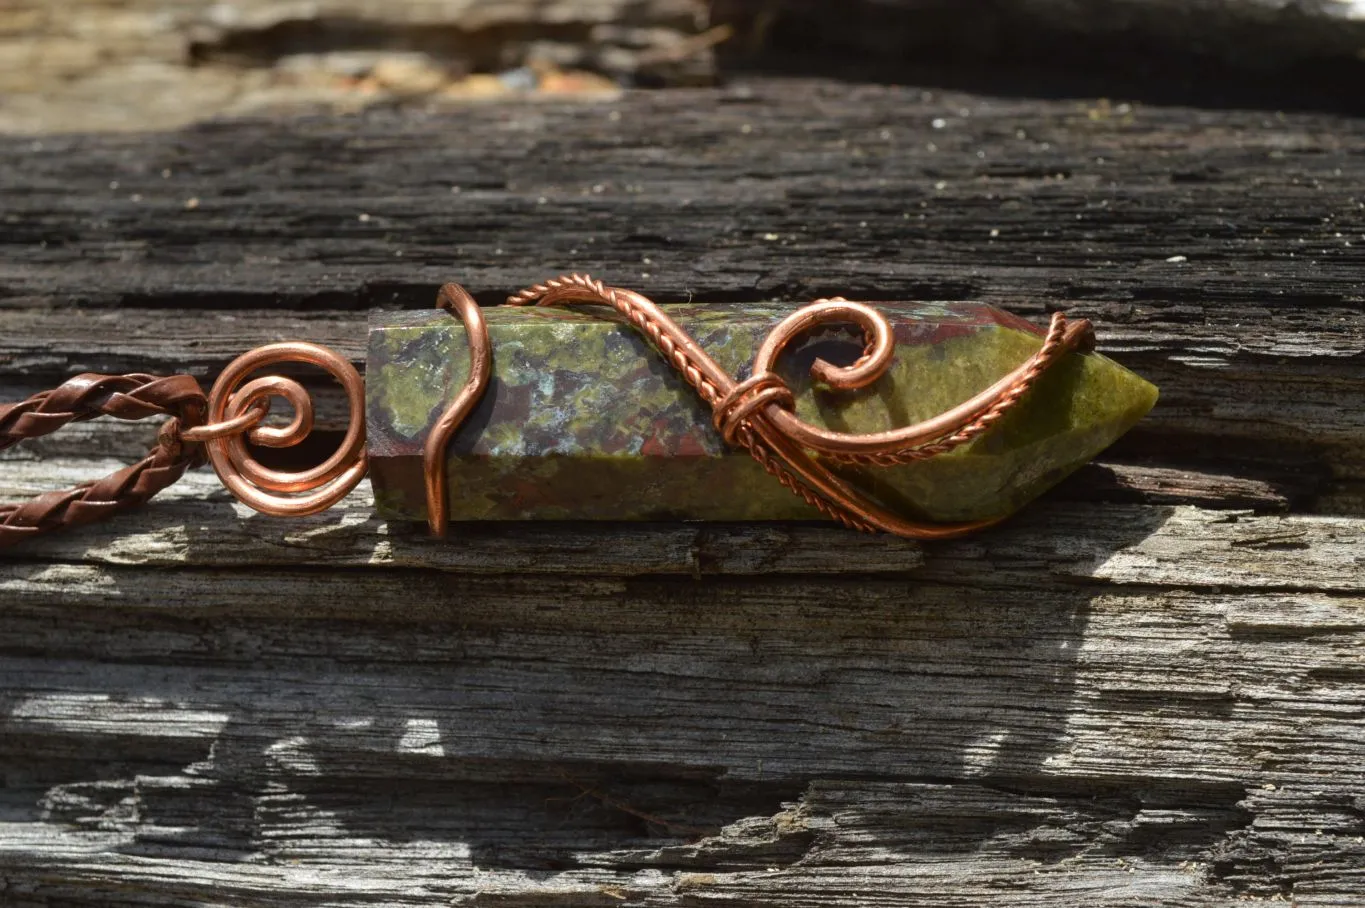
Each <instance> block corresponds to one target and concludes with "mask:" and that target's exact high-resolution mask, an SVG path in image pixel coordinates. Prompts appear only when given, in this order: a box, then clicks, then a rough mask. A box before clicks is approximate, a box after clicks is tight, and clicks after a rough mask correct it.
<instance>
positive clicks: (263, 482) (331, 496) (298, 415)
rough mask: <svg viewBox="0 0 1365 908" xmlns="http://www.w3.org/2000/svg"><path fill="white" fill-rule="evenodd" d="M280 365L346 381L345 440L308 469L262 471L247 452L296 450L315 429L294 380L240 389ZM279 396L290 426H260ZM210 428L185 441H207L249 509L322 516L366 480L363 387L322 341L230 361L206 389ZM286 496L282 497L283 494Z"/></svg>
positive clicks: (187, 434) (274, 347) (272, 379)
mask: <svg viewBox="0 0 1365 908" xmlns="http://www.w3.org/2000/svg"><path fill="white" fill-rule="evenodd" d="M280 363H306V364H309V365H313V366H318V367H320V368H322V369H324V370H326V371H327V372H328V373H329V374H330V375H331V376H332V377H333V378H335V379H336V380H337V381H339V382H340V383H341V386H342V388H343V389H344V390H345V392H346V398H347V403H348V404H349V406H350V419H349V422H348V424H347V427H346V437H345V438H344V439H343V440H342V442H341V445H340V446H339V447H338V448H337V450H336V451H335V452H334V453H333V454H332V456H331V457H329V458H327V460H325V461H323V462H322V463H320V464H318V465H317V466H315V467H313V468H312V469H308V470H301V471H298V472H283V471H279V470H272V469H270V468H269V467H266V466H263V465H262V464H261V463H260V462H258V461H257V460H256V459H255V458H254V457H252V456H251V454H250V452H249V451H248V450H247V447H246V439H247V438H250V439H251V441H253V442H255V443H256V444H259V445H264V446H266V447H274V448H285V447H289V446H291V445H296V444H298V443H299V442H301V441H303V439H304V438H306V437H307V436H308V433H309V432H311V431H312V428H313V403H312V399H311V398H310V397H309V396H308V392H307V390H305V389H304V387H303V386H302V385H300V384H299V383H298V382H296V381H294V380H293V379H291V378H286V377H284V376H280V375H268V376H265V377H263V378H257V379H254V380H252V381H249V382H247V383H246V384H244V385H242V386H241V387H238V384H239V383H240V382H242V381H243V380H244V379H245V378H247V377H248V376H249V375H251V373H253V372H255V371H257V370H258V369H262V368H265V367H267V366H275V365H279V364H280ZM271 397H281V398H283V399H285V400H286V401H288V402H289V404H290V405H291V406H292V407H293V409H294V418H293V419H292V420H291V421H290V423H289V425H287V426H282V427H268V426H261V425H257V424H258V423H259V422H260V421H261V419H262V418H263V417H264V416H265V412H266V409H267V406H268V398H271ZM207 423H208V424H207V425H205V426H201V427H199V428H196V429H188V430H186V431H184V432H183V433H182V437H183V438H184V439H185V440H186V441H189V442H203V444H204V447H205V449H206V450H207V451H208V457H209V462H210V463H211V464H213V469H214V472H216V473H217V474H218V478H219V479H221V480H222V482H223V485H225V486H227V488H228V490H229V491H230V492H232V494H233V495H235V496H237V498H238V499H239V500H240V501H242V502H243V503H245V504H247V505H248V506H250V507H252V508H255V509H256V510H258V511H260V512H262V513H265V514H273V515H275V516H281V517H301V516H305V515H308V514H316V513H318V512H320V511H325V510H326V509H327V508H330V507H331V506H332V505H334V504H336V503H337V502H338V501H340V500H341V499H342V498H344V497H345V496H346V495H347V494H348V493H349V492H350V491H351V490H352V489H354V488H355V487H356V484H357V483H359V482H360V480H361V478H363V477H364V475H365V470H366V468H367V463H366V457H365V383H364V380H363V379H362V378H361V377H360V373H359V372H357V371H356V369H355V367H354V366H352V365H351V363H350V361H348V360H347V359H346V358H345V357H343V356H341V355H339V354H337V353H336V352H334V351H332V350H329V349H328V348H326V347H322V346H319V345H318V344H309V343H303V342H300V341H291V342H287V343H279V344H266V345H265V346H263V347H257V348H256V349H254V350H251V351H249V352H247V353H244V354H242V355H241V356H239V357H237V359H235V360H233V361H232V362H231V363H230V364H229V365H228V367H227V368H226V369H224V370H223V373H222V374H221V375H220V376H218V380H217V381H216V382H214V383H213V390H211V391H210V392H209V405H208V418H207ZM282 493H283V494H282Z"/></svg>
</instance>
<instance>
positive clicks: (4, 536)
mask: <svg viewBox="0 0 1365 908" xmlns="http://www.w3.org/2000/svg"><path fill="white" fill-rule="evenodd" d="M206 403H207V401H206V400H205V397H204V391H203V389H202V388H200V387H199V383H198V382H197V381H195V380H194V379H193V378H192V377H191V376H188V375H172V376H169V377H165V378H158V377H157V376H154V375H144V374H142V373H134V374H131V375H96V374H94V373H86V374H83V375H77V376H75V377H74V378H71V379H69V380H68V381H66V382H65V383H63V384H62V385H61V386H60V387H58V388H54V389H52V390H50V391H42V392H40V393H38V394H35V395H33V396H32V397H30V398H29V399H27V400H22V401H19V402H17V403H13V404H5V405H0V450H3V449H5V448H8V447H10V446H11V445H14V444H17V443H18V442H20V441H22V440H23V439H26V438H37V437H39V436H43V435H48V434H51V433H52V432H55V431H57V430H58V429H60V428H61V427H62V426H65V425H67V424H68V423H72V422H79V421H82V420H87V419H93V418H95V417H97V416H113V417H116V418H118V419H128V420H137V419H143V418H145V417H147V416H155V415H162V416H169V417H170V419H169V420H167V422H166V423H165V425H163V426H162V428H161V431H160V433H158V435H157V440H156V444H155V445H154V446H153V447H152V449H151V451H149V452H148V454H147V456H146V457H144V458H143V459H142V460H140V461H139V462H137V463H135V464H132V465H131V466H127V467H124V468H123V469H120V470H117V471H115V472H114V473H111V474H110V475H108V476H106V477H104V478H103V479H98V480H95V481H93V482H89V483H83V484H82V485H79V486H76V487H75V488H72V489H63V490H60V491H52V492H45V493H43V494H41V495H38V496H36V497H35V498H31V499H29V500H28V501H24V502H21V503H19V504H7V505H0V548H4V547H6V546H10V545H14V544H15V543H18V542H22V541H23V540H25V539H30V538H32V537H33V536H36V535H38V534H39V533H47V532H52V531H54V530H59V529H62V528H65V527H72V526H80V525H82V524H86V523H92V522H94V521H96V520H102V519H104V518H105V517H109V516H111V515H113V514H117V513H119V512H122V511H126V510H129V509H130V508H134V507H137V506H139V505H141V504H143V503H144V502H146V501H147V500H148V499H150V498H151V497H152V496H153V495H155V494H156V493H157V492H159V491H161V490H162V489H164V488H166V487H167V486H169V485H170V484H171V483H173V482H175V481H176V480H177V479H179V478H180V477H181V476H182V475H184V473H185V471H186V470H187V469H189V468H190V467H191V466H193V465H195V464H196V463H199V462H201V461H202V459H203V449H202V448H201V447H200V446H199V445H198V444H194V443H186V442H185V441H183V440H182V430H183V429H184V428H185V427H187V426H196V425H198V424H200V423H201V422H202V421H203V419H204V410H205V406H206Z"/></svg>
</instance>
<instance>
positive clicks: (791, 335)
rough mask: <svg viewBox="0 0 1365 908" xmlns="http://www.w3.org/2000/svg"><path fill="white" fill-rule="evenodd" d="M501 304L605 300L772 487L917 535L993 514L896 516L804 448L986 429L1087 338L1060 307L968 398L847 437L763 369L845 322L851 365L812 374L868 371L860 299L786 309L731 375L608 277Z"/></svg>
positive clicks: (887, 346)
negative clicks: (745, 365) (1015, 360)
mask: <svg viewBox="0 0 1365 908" xmlns="http://www.w3.org/2000/svg"><path fill="white" fill-rule="evenodd" d="M507 302H508V304H509V305H513V306H524V305H530V304H536V305H540V306H555V305H565V304H571V303H597V304H601V305H607V306H611V307H612V308H613V309H615V310H616V311H617V312H618V313H620V314H621V315H622V316H623V317H624V318H626V319H627V320H628V321H629V322H630V323H631V324H632V325H634V326H635V327H636V328H637V329H639V330H640V331H641V332H642V333H643V334H644V335H645V337H646V338H647V339H648V340H649V342H650V343H651V344H652V345H653V346H654V347H655V348H656V349H658V351H659V352H660V353H662V354H663V356H664V358H665V359H667V360H668V362H669V363H670V364H671V365H672V366H673V367H674V368H675V369H677V370H678V372H679V373H680V374H681V375H682V376H683V378H684V379H685V380H686V381H687V383H688V384H690V385H691V386H692V387H693V388H695V389H696V391H697V393H698V394H699V395H700V396H701V398H702V400H704V401H705V402H706V403H707V404H709V405H710V406H711V408H712V410H713V411H714V419H715V425H716V428H717V429H718V430H719V431H720V432H721V434H722V436H723V437H724V438H725V440H726V441H727V442H729V443H731V444H734V445H737V446H739V447H742V448H744V449H746V450H747V451H748V452H749V453H750V454H751V455H752V456H753V457H754V459H755V460H757V461H758V463H759V464H760V465H762V467H763V468H764V470H766V471H767V472H768V473H770V474H771V475H772V476H774V477H775V478H776V479H777V480H778V481H779V482H780V483H782V485H783V486H785V487H786V488H788V489H790V490H791V491H792V492H794V493H795V494H797V495H799V496H800V497H801V498H803V499H804V500H805V501H806V502H807V503H809V504H810V505H811V506H813V507H814V508H816V509H817V510H819V511H820V512H821V513H823V514H825V515H827V516H829V517H831V518H833V519H834V520H837V521H839V522H840V523H842V524H844V525H845V526H849V527H853V528H855V529H859V530H865V531H876V530H883V531H886V532H889V533H895V534H897V535H900V536H906V537H911V538H916V539H944V538H951V537H955V536H961V535H964V534H966V533H970V532H973V531H975V530H978V529H981V528H983V527H986V526H989V525H991V524H992V523H995V522H997V521H996V520H980V521H973V522H968V523H955V524H933V523H923V522H916V521H911V520H906V519H905V518H903V517H900V516H898V515H896V514H894V513H892V512H890V511H888V510H887V509H886V508H884V507H882V506H881V505H879V504H878V503H876V502H874V501H872V500H871V499H869V498H868V497H867V496H865V495H863V494H861V493H860V492H858V491H857V490H855V489H853V488H852V487H850V486H849V485H848V484H847V483H845V482H844V481H843V480H841V479H839V478H838V477H837V476H835V475H834V474H833V473H832V472H831V471H830V470H829V469H828V468H827V467H825V466H824V465H823V464H821V463H820V462H819V461H818V460H816V459H815V458H814V457H813V456H812V454H817V455H822V456H824V457H828V458H830V459H832V460H836V461H844V462H852V463H860V464H868V465H877V466H892V465H895V464H901V463H908V462H911V461H915V460H922V459H925V458H928V457H934V456H937V455H939V454H943V453H946V452H947V451H950V450H952V449H953V448H956V447H958V446H960V445H964V444H966V443H967V442H969V441H971V440H972V439H974V438H976V437H977V436H979V435H980V434H982V433H983V432H985V431H986V430H987V429H989V428H990V427H991V426H992V425H994V424H995V423H996V422H998V421H999V419H1000V418H1001V417H1002V416H1004V414H1005V413H1007V412H1008V411H1009V410H1010V409H1012V408H1013V407H1014V406H1015V405H1016V404H1017V403H1018V402H1019V400H1020V399H1021V398H1022V397H1023V396H1024V394H1025V393H1027V391H1028V390H1029V389H1030V388H1031V387H1032V386H1033V385H1034V383H1035V382H1036V381H1037V380H1038V378H1039V377H1040V376H1041V375H1042V374H1043V373H1044V372H1045V371H1046V370H1047V369H1048V368H1049V367H1050V366H1052V365H1053V364H1054V363H1056V362H1057V361H1058V360H1059V359H1060V358H1061V357H1062V356H1063V355H1064V354H1066V353H1067V352H1069V351H1071V350H1075V349H1079V348H1082V347H1084V346H1086V345H1088V344H1090V343H1091V341H1092V334H1091V329H1090V325H1089V323H1088V322H1086V321H1084V320H1081V321H1077V322H1074V323H1068V322H1067V319H1066V317H1065V316H1064V315H1062V314H1061V313H1060V312H1058V313H1054V314H1053V316H1052V323H1051V325H1050V326H1049V328H1048V332H1047V336H1046V338H1045V339H1044V341H1043V345H1042V347H1041V348H1039V350H1038V351H1037V352H1036V353H1035V354H1034V355H1033V356H1031V357H1030V358H1029V359H1028V360H1027V361H1025V362H1024V363H1023V364H1021V365H1020V366H1019V367H1018V368H1016V369H1015V370H1014V371H1012V372H1010V373H1009V374H1008V375H1006V376H1004V377H1003V378H1001V379H1000V380H999V381H997V382H996V383H995V384H993V385H991V386H990V387H989V388H987V389H986V390H984V391H982V392H981V393H979V394H977V395H976V396H975V397H973V398H971V399H970V400H968V401H966V402H964V403H962V404H960V405H958V406H957V407H954V408H953V409H951V410H949V411H947V412H945V413H942V414H940V415H938V416H936V417H934V418H933V419H929V420H925V421H924V422H921V423H916V424H915V425H912V426H906V427H904V428H900V429H894V430H891V431H887V432H877V433H869V434H865V435H858V434H851V433H845V432H832V431H829V430H828V429H824V428H821V427H819V426H814V425H811V424H810V423H808V422H805V421H804V420H802V419H800V418H799V417H797V416H796V414H795V412H794V409H795V406H794V404H795V400H794V397H793V394H792V392H791V389H790V388H789V387H787V385H786V382H785V381H784V380H783V379H782V378H781V377H780V376H779V375H777V374H776V373H775V372H774V371H773V367H774V365H775V364H776V362H777V360H778V358H779V357H780V356H781V354H782V353H783V351H785V350H786V349H787V347H788V346H789V345H790V344H791V343H792V342H793V341H795V340H797V339H798V338H800V337H801V336H802V335H805V334H807V333H809V332H810V331H812V330H814V329H816V328H820V327H825V326H830V325H836V324H837V325H853V326H855V327H857V328H858V329H860V330H861V331H862V333H863V336H864V337H865V338H866V341H867V344H866V347H865V349H864V352H863V355H862V356H861V357H859V359H858V360H857V362H855V363H853V364H852V365H850V366H835V365H833V364H831V363H828V362H825V361H824V360H816V362H815V364H814V365H813V366H812V367H811V374H812V375H813V377H814V378H816V379H817V380H819V381H821V382H824V383H825V384H827V385H828V386H829V387H831V388H833V389H835V390H853V389H857V388H865V387H867V386H868V385H870V384H872V383H873V382H875V381H877V379H879V378H881V377H882V375H883V374H885V372H886V369H887V368H888V366H890V364H891V361H892V358H893V354H894V339H893V337H892V333H891V325H890V323H889V322H887V320H886V318H885V317H884V316H883V315H882V314H881V313H879V312H877V311H876V310H875V309H873V308H872V307H870V306H866V305H864V304H862V303H854V302H849V301H848V300H845V299H842V298H834V299H822V300H816V301H815V302H814V303H812V304H810V305H808V306H806V307H804V308H802V309H799V310H797V311H796V312H794V313H792V314H791V315H790V316H788V317H787V318H786V319H784V320H783V321H782V322H780V323H779V324H778V325H777V326H776V327H775V328H774V329H773V330H772V332H771V333H770V334H769V335H768V336H767V338H766V339H765V340H764V342H763V344H762V345H761V346H760V347H759V350H758V353H757V354H756V356H755V357H754V363H753V369H752V376H751V377H750V378H749V379H747V380H745V381H743V382H739V381H736V380H735V379H734V377H732V376H731V375H730V374H729V373H728V372H726V371H725V370H724V369H723V368H721V367H720V366H719V365H718V364H717V363H716V362H715V361H714V360H713V359H711V357H710V356H708V355H707V354H706V352H705V351H704V350H702V349H701V348H700V347H699V346H698V345H697V342H696V341H695V340H694V339H693V338H692V337H691V336H690V335H688V334H687V332H686V331H684V330H683V329H682V328H681V327H680V326H679V325H678V324H677V323H676V322H674V321H673V320H672V319H670V318H669V317H668V316H667V315H666V314H665V313H664V312H663V311H662V310H661V309H660V308H659V307H658V306H657V305H655V303H654V302H652V301H651V300H649V299H648V298H646V297H644V296H642V295H641V294H639V293H636V292H635V291H633V290H625V289H622V288H619V287H608V286H606V285H604V284H603V283H602V282H601V281H598V280H594V279H593V278H590V277H588V276H587V275H581V274H571V275H566V276H563V277H558V278H555V279H553V280H550V281H546V282H545V283H543V284H537V285H535V286H533V287H528V288H526V289H525V290H523V291H521V292H520V293H518V294H516V295H514V296H511V297H509V298H508V300H507ZM473 343H474V340H473V335H472V333H471V344H473ZM442 450H443V448H442Z"/></svg>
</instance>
